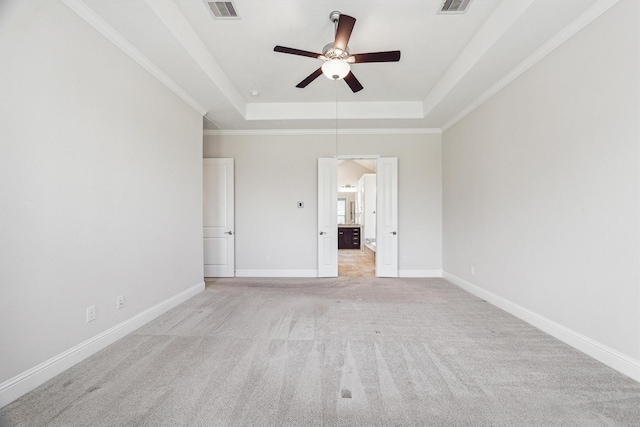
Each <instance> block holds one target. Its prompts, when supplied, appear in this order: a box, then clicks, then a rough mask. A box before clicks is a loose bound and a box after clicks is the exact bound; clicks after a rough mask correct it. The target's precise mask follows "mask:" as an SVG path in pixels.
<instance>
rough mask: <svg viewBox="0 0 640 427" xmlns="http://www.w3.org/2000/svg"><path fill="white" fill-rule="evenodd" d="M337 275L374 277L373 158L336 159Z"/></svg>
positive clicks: (374, 206)
mask: <svg viewBox="0 0 640 427" xmlns="http://www.w3.org/2000/svg"><path fill="white" fill-rule="evenodd" d="M337 162H338V167H337V178H338V179H337V183H338V212H337V214H338V276H346V277H375V275H376V265H375V259H376V257H375V241H376V224H375V223H376V159H375V158H370V159H338V161H337Z"/></svg>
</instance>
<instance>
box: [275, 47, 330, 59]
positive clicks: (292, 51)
mask: <svg viewBox="0 0 640 427" xmlns="http://www.w3.org/2000/svg"><path fill="white" fill-rule="evenodd" d="M273 51H274V52H281V53H290V54H291V55H300V56H308V57H309V58H316V59H319V58H320V57H321V56H322V55H321V54H319V53H314V52H309V51H307V50H300V49H293V48H291V47H284V46H276V47H274V48H273Z"/></svg>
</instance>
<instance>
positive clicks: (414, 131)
mask: <svg viewBox="0 0 640 427" xmlns="http://www.w3.org/2000/svg"><path fill="white" fill-rule="evenodd" d="M441 133H442V131H441V130H440V129H438V128H398V129H393V128H385V129H338V130H336V129H205V130H204V131H203V132H202V134H203V135H204V136H217V135H239V136H248V135H256V136H269V135H280V136H282V135H336V134H337V135H440V134H441Z"/></svg>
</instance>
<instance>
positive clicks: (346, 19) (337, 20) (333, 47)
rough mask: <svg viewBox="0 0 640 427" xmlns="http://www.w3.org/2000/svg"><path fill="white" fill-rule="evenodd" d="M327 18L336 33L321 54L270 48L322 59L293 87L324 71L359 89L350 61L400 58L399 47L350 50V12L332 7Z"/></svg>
mask: <svg viewBox="0 0 640 427" xmlns="http://www.w3.org/2000/svg"><path fill="white" fill-rule="evenodd" d="M329 19H331V22H333V23H334V25H335V26H336V36H335V40H334V42H333V43H329V44H327V45H326V46H325V47H324V48H323V49H322V54H320V53H314V52H309V51H306V50H300V49H293V48H290V47H284V46H276V47H274V48H273V50H274V51H276V52H281V53H289V54H291V55H300V56H307V57H309V58H317V59H319V60H321V61H323V62H324V63H323V64H322V66H321V67H320V68H318V69H317V70H315V71H314V72H313V73H311V74H310V75H309V76H308V77H307V78H306V79H304V80H303V81H301V82H300V83H298V84H297V85H296V87H299V88H304V87H307V85H308V84H309V83H311V82H312V81H314V80H315V79H317V78H318V77H319V76H320V75H321V74H324V75H325V76H327V78H329V79H332V80H340V79H344V81H345V82H346V83H347V84H348V85H349V87H350V88H351V90H352V91H353V92H354V93H355V92H358V91H361V90H362V89H363V87H362V85H361V84H360V82H359V81H358V79H356V76H354V75H353V73H352V72H351V66H350V64H361V63H364V62H398V61H400V51H399V50H390V51H386V52H371V53H356V54H353V55H352V54H350V53H349V48H348V46H347V44H348V42H349V38H350V37H351V32H352V31H353V26H354V25H355V23H356V18H354V17H352V16H349V15H343V14H341V13H340V12H338V11H333V12H331V14H330V15H329Z"/></svg>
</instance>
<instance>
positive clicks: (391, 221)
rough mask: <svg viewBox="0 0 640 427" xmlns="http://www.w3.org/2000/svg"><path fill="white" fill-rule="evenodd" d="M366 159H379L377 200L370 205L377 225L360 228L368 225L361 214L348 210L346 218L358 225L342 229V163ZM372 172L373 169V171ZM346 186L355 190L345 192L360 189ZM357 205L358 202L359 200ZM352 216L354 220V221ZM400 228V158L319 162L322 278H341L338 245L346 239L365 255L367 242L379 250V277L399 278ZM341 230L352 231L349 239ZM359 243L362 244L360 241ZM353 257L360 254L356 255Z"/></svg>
mask: <svg viewBox="0 0 640 427" xmlns="http://www.w3.org/2000/svg"><path fill="white" fill-rule="evenodd" d="M362 159H368V160H370V159H375V165H376V166H375V172H376V173H375V174H373V175H374V176H375V178H373V181H374V182H375V199H374V200H375V201H373V202H369V206H370V207H371V206H373V207H374V209H371V212H372V213H375V225H373V224H372V222H371V221H370V222H369V230H368V231H367V229H366V224H364V227H358V225H363V224H358V222H359V221H362V222H366V220H363V219H362V218H361V217H357V215H358V211H356V212H355V213H353V215H352V214H351V213H350V212H346V211H345V214H344V217H345V218H349V220H350V221H354V223H351V224H343V225H342V227H339V226H338V182H337V181H338V179H337V175H338V161H346V160H362ZM341 163H342V162H341ZM369 169H370V170H371V168H369ZM365 175H366V174H365ZM358 184H360V182H359V183H358ZM344 185H345V186H347V185H349V186H350V187H349V188H350V189H351V191H347V192H345V193H348V192H354V193H357V190H356V191H354V189H353V187H355V184H353V183H350V184H349V183H347V184H344ZM356 188H357V187H356ZM345 189H346V188H345ZM340 190H343V189H342V188H341V189H340ZM341 192H343V191H341ZM354 202H357V199H355V200H354ZM365 203H366V202H365ZM354 205H355V203H354ZM345 206H351V204H350V203H348V202H347V204H346V205H345ZM362 208H363V210H362V212H361V214H364V213H366V211H365V210H364V209H365V208H364V205H363V206H362ZM345 209H346V208H345ZM352 217H353V220H351V218H352ZM341 219H342V216H341ZM397 227H398V159H397V158H396V157H379V156H339V157H338V158H319V159H318V235H319V237H318V277H337V276H338V252H339V250H338V244H339V240H341V239H345V238H346V240H347V241H351V242H352V243H354V246H355V247H352V248H351V249H356V250H357V251H360V252H362V253H364V251H365V243H370V244H372V245H371V246H373V247H375V263H374V264H375V276H376V277H398V233H397ZM341 228H343V229H344V230H343V231H350V234H349V236H345V234H346V233H342V234H339V233H340V232H341ZM349 229H350V230H349ZM373 233H375V234H373ZM356 234H357V236H356ZM372 235H373V236H375V237H372ZM366 239H369V241H367V240H366ZM356 240H358V241H357V242H356ZM355 243H357V245H355ZM373 243H375V244H373ZM353 254H356V253H355V252H353Z"/></svg>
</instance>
